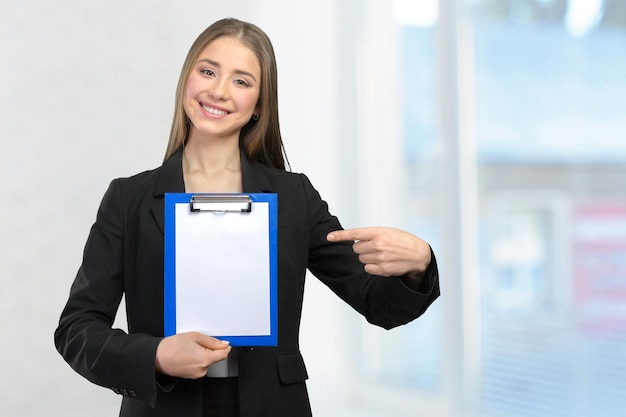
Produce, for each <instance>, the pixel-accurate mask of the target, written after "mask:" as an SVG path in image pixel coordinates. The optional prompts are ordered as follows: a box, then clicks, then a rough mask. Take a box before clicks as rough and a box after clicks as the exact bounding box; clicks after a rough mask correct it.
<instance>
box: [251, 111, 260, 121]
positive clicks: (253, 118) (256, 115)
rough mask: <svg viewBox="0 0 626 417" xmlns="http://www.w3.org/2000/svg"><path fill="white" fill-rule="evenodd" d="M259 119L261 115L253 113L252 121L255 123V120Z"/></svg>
mask: <svg viewBox="0 0 626 417" xmlns="http://www.w3.org/2000/svg"><path fill="white" fill-rule="evenodd" d="M259 117H261V115H260V114H256V113H255V114H253V115H252V120H254V121H255V122H256V121H257V120H259Z"/></svg>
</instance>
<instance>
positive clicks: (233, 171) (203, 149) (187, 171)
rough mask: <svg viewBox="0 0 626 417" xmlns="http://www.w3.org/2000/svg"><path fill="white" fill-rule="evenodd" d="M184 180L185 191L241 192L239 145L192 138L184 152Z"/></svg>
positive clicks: (230, 142) (233, 142) (231, 142)
mask: <svg viewBox="0 0 626 417" xmlns="http://www.w3.org/2000/svg"><path fill="white" fill-rule="evenodd" d="M183 179H184V181H185V191H186V192H216V193H227V192H228V193H235V192H241V191H242V185H241V157H240V153H239V143H238V142H235V141H201V140H197V138H193V137H190V138H189V140H188V141H187V143H186V144H185V148H184V152H183Z"/></svg>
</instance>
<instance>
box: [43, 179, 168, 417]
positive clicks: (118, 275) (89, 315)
mask: <svg viewBox="0 0 626 417" xmlns="http://www.w3.org/2000/svg"><path fill="white" fill-rule="evenodd" d="M122 205H123V201H122V198H121V192H120V182H119V180H114V181H113V182H112V183H111V184H110V186H109V188H108V190H107V192H106V193H105V195H104V197H103V199H102V202H101V204H100V208H99V209H98V214H97V216H96V221H95V223H94V225H93V226H92V228H91V230H90V233H89V237H88V239H87V243H86V245H85V249H84V253H83V262H82V265H81V266H80V269H79V270H78V273H77V276H76V278H75V280H74V283H73V284H72V287H71V290H70V295H69V299H68V301H67V304H66V306H65V308H64V310H63V312H62V314H61V317H60V320H59V325H58V327H57V329H56V331H55V334H54V342H55V345H56V348H57V350H58V351H59V353H60V354H61V355H62V356H63V358H64V359H65V360H66V361H67V362H68V363H69V365H70V366H71V367H72V368H73V369H74V370H75V371H76V372H78V373H79V374H81V375H82V376H84V377H85V378H87V379H88V380H90V381H91V382H93V383H95V384H98V385H101V386H104V387H108V388H111V389H113V391H115V392H116V393H118V394H122V395H124V396H127V397H131V398H137V399H140V400H143V401H144V402H147V403H148V404H151V405H152V406H153V407H154V404H156V395H157V394H156V386H157V385H156V376H155V364H154V361H155V356H156V348H157V345H158V343H159V342H160V340H161V338H159V337H155V336H151V335H147V334H130V335H129V334H127V333H126V332H124V331H123V330H120V329H113V328H112V325H113V321H114V319H115V315H116V313H117V309H118V307H119V304H120V301H121V298H122V294H123V292H124V256H123V255H124V239H125V236H124V235H125V233H126V232H125V231H126V229H127V228H126V226H125V219H124V210H123V207H122Z"/></svg>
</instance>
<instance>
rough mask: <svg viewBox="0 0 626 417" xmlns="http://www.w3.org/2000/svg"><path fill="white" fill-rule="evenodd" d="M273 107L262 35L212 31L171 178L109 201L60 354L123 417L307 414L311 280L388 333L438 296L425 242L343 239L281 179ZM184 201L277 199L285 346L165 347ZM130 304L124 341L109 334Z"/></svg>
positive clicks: (184, 111) (370, 232) (402, 237)
mask: <svg viewBox="0 0 626 417" xmlns="http://www.w3.org/2000/svg"><path fill="white" fill-rule="evenodd" d="M276 97H277V82H276V60H275V57H274V52H273V49H272V46H271V43H270V41H269V39H268V38H267V36H266V35H265V33H264V32H262V31H261V30H260V29H259V28H258V27H256V26H254V25H252V24H250V23H246V22H242V21H239V20H236V19H225V20H221V21H218V22H216V23H215V24H213V25H211V26H210V27H209V28H207V29H206V30H205V31H204V32H203V33H202V34H201V35H200V36H199V37H198V39H197V40H196V42H194V44H193V45H192V47H191V50H190V52H189V53H188V55H187V58H186V61H185V64H184V65H183V69H182V71H181V75H180V78H179V83H178V89H177V93H176V103H175V116H174V121H173V123H172V129H171V135H170V141H169V144H168V149H167V152H166V157H165V161H164V162H163V164H162V166H160V167H158V168H156V169H154V170H151V171H145V172H142V173H140V174H137V175H135V176H132V177H130V178H119V179H116V180H114V181H113V182H112V183H111V185H110V186H109V189H108V191H107V192H106V194H105V196H104V198H103V200H102V203H101V206H100V210H99V211H98V215H97V218H96V222H95V224H94V226H93V227H92V229H91V233H90V235H89V239H88V240H87V244H86V247H85V250H84V258H83V263H82V265H81V267H80V269H79V272H78V274H77V276H76V279H75V281H74V285H73V286H72V290H71V292H70V297H69V300H68V302H67V304H66V307H65V309H64V311H63V313H62V315H61V319H60V322H59V326H58V328H57V330H56V332H55V344H56V347H57V349H58V351H59V352H60V353H61V354H62V355H63V357H64V358H65V360H66V361H67V362H68V363H69V364H70V365H71V366H72V367H73V368H74V369H75V370H76V371H77V372H79V373H80V374H81V375H83V376H84V377H86V378H87V379H89V380H90V381H92V382H94V383H96V384H98V385H101V386H105V387H109V388H111V389H112V390H113V391H114V392H115V393H117V394H121V395H123V396H124V399H123V400H122V406H121V412H120V415H121V416H133V417H137V416H139V417H142V416H179V415H184V416H196V417H200V416H205V417H206V416H219V417H266V416H273V417H292V416H302V417H306V416H310V415H311V407H310V404H309V399H308V393H307V388H306V383H305V381H306V379H307V378H308V374H307V370H306V367H305V365H304V360H303V358H302V355H301V353H300V346H299V332H300V321H301V320H300V317H301V314H302V302H303V292H304V284H305V276H306V271H307V269H308V270H309V271H311V272H312V273H313V275H315V276H316V277H317V278H318V279H319V280H320V281H322V283H323V284H325V285H326V286H327V287H329V288H330V289H331V290H332V291H333V292H334V293H335V294H337V295H338V296H339V297H340V298H341V299H342V300H344V301H346V302H347V303H348V304H349V305H350V306H352V307H353V308H354V309H355V310H356V311H358V312H359V313H361V314H362V315H363V316H365V318H366V319H367V320H368V321H369V322H370V323H373V324H375V325H377V326H380V327H383V328H385V329H390V328H393V327H397V326H400V325H403V324H406V323H408V322H410V321H412V320H414V319H416V318H417V317H419V316H420V315H422V314H423V313H424V311H425V310H426V309H427V308H428V307H429V306H430V305H431V303H432V302H433V301H434V300H435V299H436V298H437V297H438V296H439V279H438V271H437V264H436V261H435V258H434V255H433V253H432V251H431V248H430V245H429V244H428V243H426V242H425V241H424V240H422V239H420V238H419V237H417V236H415V235H413V234H411V233H408V232H404V231H402V230H398V229H394V228H387V227H376V228H359V229H352V230H345V231H344V230H342V227H341V225H340V223H339V221H338V220H337V218H336V217H335V216H333V215H332V214H331V213H330V211H329V208H328V205H327V204H326V202H324V201H323V200H322V199H321V197H320V195H319V194H318V192H317V191H316V190H315V189H314V188H313V186H312V185H311V183H310V182H309V180H308V178H307V177H306V176H305V175H303V174H296V173H293V172H288V171H286V170H285V169H284V168H285V166H284V165H285V163H284V155H283V146H282V139H281V135H280V129H279V124H278V105H277V99H276ZM255 115H256V116H255ZM182 192H188V193H189V192H194V193H216V192H217V193H239V192H246V193H272V194H276V195H277V196H278V203H279V204H278V225H279V227H278V230H277V235H278V238H277V246H278V253H279V256H278V262H277V264H278V265H277V267H276V271H277V275H278V278H277V287H278V289H277V292H278V294H279V295H278V324H277V327H278V331H277V333H278V342H277V345H276V346H272V347H257V346H248V347H243V348H241V347H237V348H233V347H231V346H230V345H229V343H228V342H225V341H223V340H218V339H217V338H215V337H212V336H211V335H206V334H201V333H198V332H196V331H190V332H187V333H178V334H175V335H171V336H168V337H164V307H163V298H164V297H163V288H164V285H163V278H164V248H163V246H164V245H163V243H164V236H163V223H164V220H163V218H164V201H163V200H164V195H165V193H182ZM355 240H358V241H359V242H358V243H357V244H355V243H354V241H355ZM249 250H251V251H252V250H255V249H254V248H250V249H249ZM206 257H207V258H208V259H209V260H210V261H211V262H213V263H219V262H223V260H222V259H218V256H216V255H215V254H211V253H207V254H206ZM246 267H248V268H254V267H253V266H250V265H246ZM226 269H230V268H229V265H226ZM199 273H200V274H202V275H203V276H210V275H214V276H215V275H218V272H216V271H215V269H214V268H213V269H212V268H210V267H207V268H206V270H202V271H199ZM227 275H228V274H227ZM219 276H221V275H219ZM227 278H228V277H225V279H227ZM225 282H231V281H225ZM246 290H248V289H245V288H244V289H242V291H246ZM123 296H124V297H125V303H126V311H127V321H128V330H129V331H128V333H126V332H123V331H121V330H118V329H113V328H112V324H113V321H114V318H115V315H116V312H117V309H118V307H119V304H120V300H121V299H122V297H123ZM228 301H229V300H225V302H228ZM202 320H206V321H208V322H211V320H213V321H217V320H219V318H216V317H202Z"/></svg>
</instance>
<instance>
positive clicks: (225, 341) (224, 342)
mask: <svg viewBox="0 0 626 417" xmlns="http://www.w3.org/2000/svg"><path fill="white" fill-rule="evenodd" d="M221 342H222V344H223V345H228V344H230V342H229V341H228V340H222V341H221Z"/></svg>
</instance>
